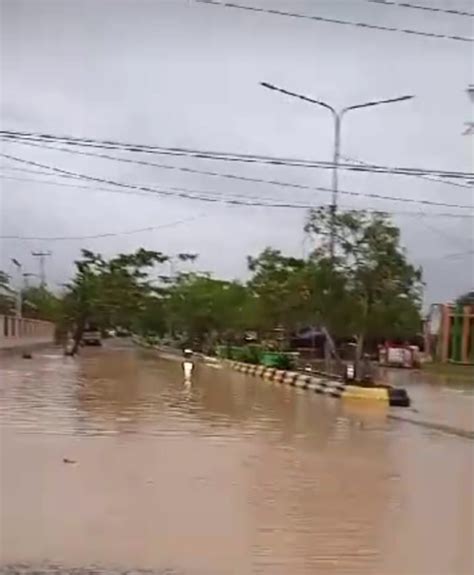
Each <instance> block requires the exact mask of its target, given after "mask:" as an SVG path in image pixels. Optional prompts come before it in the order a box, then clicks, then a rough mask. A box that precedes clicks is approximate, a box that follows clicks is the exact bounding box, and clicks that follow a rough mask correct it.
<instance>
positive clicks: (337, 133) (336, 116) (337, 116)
mask: <svg viewBox="0 0 474 575" xmlns="http://www.w3.org/2000/svg"><path fill="white" fill-rule="evenodd" d="M260 85H261V86H263V87H264V88H267V89H268V90H274V91H276V92H281V93H282V94H286V95H287V96H292V97H293V98H298V99H299V100H303V101H304V102H309V103H310V104H316V105H317V106H321V107H322V108H326V110H329V111H330V112H331V114H332V117H333V120H334V153H333V171H332V200H331V240H330V253H331V259H333V258H334V247H335V235H336V226H335V224H336V212H337V199H338V185H339V182H338V175H339V174H338V167H339V158H340V153H341V125H342V119H343V118H344V116H345V114H347V112H350V111H351V110H359V109H361V108H370V107H372V106H379V105H381V104H392V103H395V102H404V101H405V100H411V99H412V98H414V96H399V97H397V98H389V99H388V100H374V101H370V102H364V103H363V104H355V105H354V106H347V107H346V108H342V109H341V110H336V108H334V107H333V106H331V105H330V104H328V103H327V102H324V101H322V100H315V99H313V98H308V96H303V95H302V94H298V93H296V92H290V91H289V90H285V89H283V88H279V87H278V86H275V85H273V84H269V83H268V82H260Z"/></svg>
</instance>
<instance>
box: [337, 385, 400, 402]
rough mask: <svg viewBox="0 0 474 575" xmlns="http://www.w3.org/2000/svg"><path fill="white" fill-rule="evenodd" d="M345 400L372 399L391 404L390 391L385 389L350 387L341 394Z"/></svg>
mask: <svg viewBox="0 0 474 575" xmlns="http://www.w3.org/2000/svg"><path fill="white" fill-rule="evenodd" d="M341 397H343V398H344V399H370V400H373V401H385V402H387V403H388V402H389V397H388V390H387V389H386V388H385V387H359V386H357V385H348V386H346V389H345V390H344V391H343V392H342V393H341Z"/></svg>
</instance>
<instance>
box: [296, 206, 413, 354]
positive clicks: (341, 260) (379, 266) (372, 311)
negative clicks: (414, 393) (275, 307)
mask: <svg viewBox="0 0 474 575" xmlns="http://www.w3.org/2000/svg"><path fill="white" fill-rule="evenodd" d="M332 222H333V223H334V228H335V252H334V257H333V258H332V257H331V253H330V237H331V226H332ZM305 229H306V231H307V232H309V233H311V234H313V236H315V238H316V241H317V247H316V249H315V251H314V253H313V255H312V259H313V260H314V261H315V262H316V263H317V264H318V265H320V266H326V267H329V268H330V269H331V270H332V273H333V274H335V275H338V276H340V277H341V278H343V282H344V292H345V297H344V300H345V302H346V305H345V307H346V310H347V318H346V325H347V326H348V327H350V328H351V329H353V330H354V333H355V335H356V337H357V342H358V351H359V355H360V352H361V351H362V348H363V345H364V339H365V338H366V337H382V336H383V337H391V336H392V337H394V336H400V335H408V334H409V333H411V334H413V333H416V332H417V331H418V330H419V328H420V325H421V317H420V306H421V295H422V285H423V284H422V274H421V270H420V269H418V268H415V267H414V266H413V265H411V264H410V263H409V262H408V260H407V256H406V253H405V251H404V250H403V249H402V247H401V246H400V230H399V229H398V228H397V227H396V226H395V225H394V224H393V223H392V222H391V221H390V219H389V217H388V216H387V215H386V214H384V213H369V212H366V211H356V210H349V211H345V212H344V211H339V212H337V213H336V214H335V215H334V220H332V213H331V209H330V208H329V207H321V208H318V209H316V210H313V211H312V212H311V213H310V216H309V218H308V222H307V224H306V227H305ZM347 304H349V305H347ZM326 316H327V319H328V323H331V320H332V319H333V309H328V310H327V311H326Z"/></svg>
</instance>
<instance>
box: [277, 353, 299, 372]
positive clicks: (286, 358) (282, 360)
mask: <svg viewBox="0 0 474 575" xmlns="http://www.w3.org/2000/svg"><path fill="white" fill-rule="evenodd" d="M275 367H276V368H277V369H285V370H287V369H293V368H294V367H295V361H294V359H293V358H292V357H291V356H290V355H287V354H284V353H281V354H279V355H278V357H277V358H276V359H275Z"/></svg>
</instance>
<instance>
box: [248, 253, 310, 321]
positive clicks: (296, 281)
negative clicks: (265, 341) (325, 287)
mask: <svg viewBox="0 0 474 575" xmlns="http://www.w3.org/2000/svg"><path fill="white" fill-rule="evenodd" d="M247 261H248V267H249V270H250V271H251V272H252V273H253V275H252V277H251V279H250V281H249V282H248V287H249V289H250V290H251V292H252V293H253V294H254V296H255V298H256V300H257V303H256V312H257V322H256V323H257V325H258V327H259V328H260V329H261V330H264V331H269V330H271V329H274V328H276V327H279V326H282V327H283V328H285V329H286V330H288V329H291V327H293V326H294V325H295V324H296V323H297V322H298V320H299V319H301V318H302V316H303V315H304V311H305V303H306V302H307V299H308V297H307V296H308V283H307V281H305V280H306V279H307V278H306V277H305V276H306V275H307V274H306V272H307V270H306V263H305V261H304V260H301V259H298V258H293V257H287V256H284V255H283V254H282V253H281V252H280V251H279V250H274V249H272V248H266V249H265V250H264V251H263V252H262V253H261V254H260V255H259V256H257V257H255V258H254V257H249V258H248V260H247Z"/></svg>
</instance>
